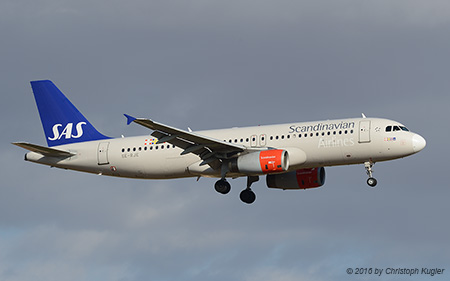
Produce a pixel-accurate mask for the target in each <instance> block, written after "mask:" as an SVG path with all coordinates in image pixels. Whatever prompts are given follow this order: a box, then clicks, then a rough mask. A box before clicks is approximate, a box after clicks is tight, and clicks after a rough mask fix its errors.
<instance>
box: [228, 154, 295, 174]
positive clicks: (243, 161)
mask: <svg viewBox="0 0 450 281" xmlns="http://www.w3.org/2000/svg"><path fill="white" fill-rule="evenodd" d="M229 168H230V171H231V172H237V173H243V174H250V175H251V174H254V175H262V174H269V173H280V172H284V171H287V170H288V169H289V154H288V152H287V151H286V150H282V149H270V150H263V151H258V152H251V153H248V154H244V155H241V156H239V157H237V158H235V159H233V160H232V161H231V162H230V167H229Z"/></svg>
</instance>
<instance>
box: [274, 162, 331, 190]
mask: <svg viewBox="0 0 450 281" xmlns="http://www.w3.org/2000/svg"><path fill="white" fill-rule="evenodd" d="M266 182H267V186H268V187H270V188H280V189H307V188H315V187H320V186H322V185H323V184H324V183H325V168H323V167H319V168H311V169H300V170H296V171H292V172H289V173H284V174H276V175H267V178H266Z"/></svg>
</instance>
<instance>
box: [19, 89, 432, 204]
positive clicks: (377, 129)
mask: <svg viewBox="0 0 450 281" xmlns="http://www.w3.org/2000/svg"><path fill="white" fill-rule="evenodd" d="M31 87H32V91H33V93H34V97H35V100H36V104H37V107H38V111H39V115H40V118H41V123H42V126H43V129H44V133H45V137H46V140H47V144H48V147H47V146H41V145H36V144H31V143H28V142H14V143H13V144H14V145H17V146H20V147H22V148H25V149H27V150H29V152H28V153H26V154H25V160H26V161H31V162H34V163H39V164H43V165H48V166H51V167H58V168H62V169H69V170H76V171H81V172H87V173H94V174H98V175H105V176H114V177H126V178H139V179H173V178H187V177H197V178H198V179H200V178H201V177H211V178H218V180H217V182H216V183H215V185H214V187H215V190H216V191H217V192H218V193H221V194H227V193H229V192H230V189H231V185H230V183H229V182H228V180H227V179H229V178H237V177H247V186H246V188H245V189H244V190H243V191H242V192H241V193H240V199H241V200H242V201H243V202H244V203H247V204H251V203H253V202H254V201H255V199H256V195H255V193H254V192H253V190H252V189H251V185H252V184H253V183H254V182H257V181H258V180H259V177H260V176H266V184H267V186H268V187H269V188H276V189H283V190H289V189H310V188H317V187H320V186H322V185H323V184H324V183H325V168H324V167H328V166H339V165H351V164H363V165H364V167H365V170H366V173H367V175H368V179H367V184H368V185H369V186H370V187H375V186H376V185H377V180H376V179H375V178H374V177H373V170H372V167H373V165H374V164H375V163H376V162H382V161H389V160H393V159H398V158H403V157H406V156H409V155H412V154H415V153H417V152H419V151H421V150H422V149H424V148H425V146H426V141H425V139H424V138H423V137H422V136H420V135H419V134H416V133H413V132H410V131H409V130H408V129H407V128H406V127H405V126H404V125H402V124H401V123H399V122H397V121H393V120H389V119H383V118H367V117H366V116H365V115H364V114H362V117H361V118H348V119H338V120H324V121H313V122H293V123H287V124H278V125H268V126H253V127H243V128H229V129H220V130H205V131H195V132H194V131H192V130H191V129H188V130H183V129H178V128H175V127H172V126H168V125H165V124H162V123H159V122H156V121H153V120H150V119H146V118H135V117H132V116H131V115H128V114H124V116H125V117H126V119H127V124H128V125H130V124H131V123H136V124H139V125H141V126H143V127H146V128H147V129H150V130H151V131H152V132H151V133H150V134H147V135H144V136H135V137H123V136H122V137H120V138H111V137H108V136H105V135H103V134H101V133H100V132H99V131H97V130H96V129H95V128H94V126H93V125H92V124H91V123H90V122H89V121H88V120H87V119H86V118H85V117H84V116H83V115H82V114H81V113H80V111H78V109H77V108H76V107H75V106H74V105H73V104H72V103H71V102H70V101H69V100H68V99H67V97H66V96H65V95H64V94H63V93H62V92H61V91H60V90H59V89H58V88H57V87H56V86H55V84H53V82H51V81H49V80H40V81H31Z"/></svg>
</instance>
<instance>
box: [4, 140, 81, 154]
mask: <svg viewBox="0 0 450 281" xmlns="http://www.w3.org/2000/svg"><path fill="white" fill-rule="evenodd" d="M12 144H14V145H17V146H20V147H22V148H25V149H27V150H29V151H33V152H37V153H40V154H42V155H44V156H50V157H70V156H72V155H75V153H73V152H69V151H66V150H60V149H55V148H50V147H46V146H40V145H37V144H32V143H28V142H13V143H12Z"/></svg>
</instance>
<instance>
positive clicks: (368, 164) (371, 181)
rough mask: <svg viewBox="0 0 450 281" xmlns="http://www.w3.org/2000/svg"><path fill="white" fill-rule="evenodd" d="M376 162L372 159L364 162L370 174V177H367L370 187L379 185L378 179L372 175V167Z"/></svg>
mask: <svg viewBox="0 0 450 281" xmlns="http://www.w3.org/2000/svg"><path fill="white" fill-rule="evenodd" d="M374 164H375V163H373V162H372V161H370V162H365V163H364V167H365V168H366V173H367V175H368V176H369V178H368V179H367V184H368V185H369V186H370V187H375V186H376V185H377V180H376V179H375V178H374V177H373V175H372V173H373V171H372V167H373V165H374Z"/></svg>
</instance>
